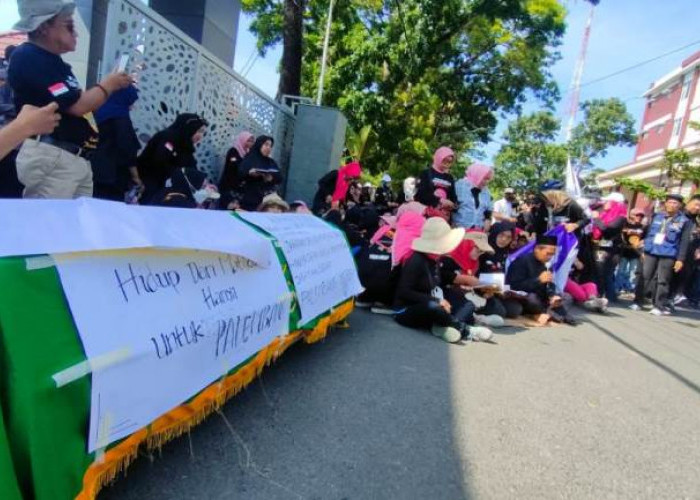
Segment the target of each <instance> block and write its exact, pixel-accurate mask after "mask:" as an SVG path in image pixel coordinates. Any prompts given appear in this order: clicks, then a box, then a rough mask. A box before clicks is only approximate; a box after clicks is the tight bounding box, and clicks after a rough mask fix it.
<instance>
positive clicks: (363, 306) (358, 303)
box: [355, 300, 372, 309]
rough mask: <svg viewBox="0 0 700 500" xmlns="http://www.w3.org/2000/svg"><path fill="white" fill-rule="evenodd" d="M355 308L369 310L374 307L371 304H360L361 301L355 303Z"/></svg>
mask: <svg viewBox="0 0 700 500" xmlns="http://www.w3.org/2000/svg"><path fill="white" fill-rule="evenodd" d="M355 307H359V308H360V309H369V308H370V307H372V303H371V302H360V301H359V300H356V301H355Z"/></svg>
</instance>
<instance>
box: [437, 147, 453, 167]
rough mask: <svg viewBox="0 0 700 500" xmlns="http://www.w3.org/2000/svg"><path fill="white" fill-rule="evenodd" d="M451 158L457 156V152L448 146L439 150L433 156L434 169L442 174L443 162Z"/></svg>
mask: <svg viewBox="0 0 700 500" xmlns="http://www.w3.org/2000/svg"><path fill="white" fill-rule="evenodd" d="M449 156H455V152H454V151H452V150H451V149H450V148H448V147H446V146H443V147H441V148H438V150H437V151H435V154H434V155H433V168H434V169H435V170H437V171H438V172H442V162H443V161H444V160H445V158H447V157H449Z"/></svg>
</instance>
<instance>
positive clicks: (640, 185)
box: [615, 177, 666, 200]
mask: <svg viewBox="0 0 700 500" xmlns="http://www.w3.org/2000/svg"><path fill="white" fill-rule="evenodd" d="M615 182H617V184H618V185H619V186H620V187H623V188H625V189H628V190H629V191H631V192H633V193H642V194H644V196H646V197H647V198H648V199H650V200H663V199H664V198H665V197H666V190H665V189H663V188H657V187H655V186H654V185H653V184H651V183H650V182H646V181H640V180H637V179H631V178H629V177H620V178H619V179H615Z"/></svg>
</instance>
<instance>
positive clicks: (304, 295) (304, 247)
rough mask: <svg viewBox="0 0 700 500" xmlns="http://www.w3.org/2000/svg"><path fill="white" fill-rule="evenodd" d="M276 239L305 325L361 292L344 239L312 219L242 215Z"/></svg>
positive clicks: (293, 215)
mask: <svg viewBox="0 0 700 500" xmlns="http://www.w3.org/2000/svg"><path fill="white" fill-rule="evenodd" d="M241 217H243V218H244V219H245V220H247V221H248V222H250V223H252V224H255V225H256V226H258V227H260V228H262V229H264V230H265V231H267V232H268V233H270V234H271V235H272V236H273V237H275V238H276V239H277V240H278V242H279V244H280V246H281V247H282V251H283V252H284V256H285V257H286V259H287V262H288V263H289V271H290V272H291V273H292V278H293V279H294V287H295V289H296V292H297V297H298V299H299V307H300V308H301V323H302V324H305V323H308V322H309V321H311V320H313V319H314V318H316V317H317V316H319V315H321V314H323V313H324V312H325V311H328V310H329V309H330V308H331V307H333V306H336V305H338V304H339V303H341V302H343V301H345V300H347V299H349V298H351V297H353V296H355V295H357V294H359V293H360V292H362V285H361V284H360V280H359V278H358V276H357V268H356V267H355V262H354V260H353V258H352V254H351V253H350V248H349V247H348V244H347V241H346V240H345V237H344V236H343V234H342V233H341V232H340V230H338V229H335V228H333V227H331V226H330V225H329V224H327V223H325V222H324V221H322V220H321V219H319V218H317V217H314V216H312V215H300V214H266V213H252V212H250V213H243V214H241Z"/></svg>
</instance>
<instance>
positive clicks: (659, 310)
mask: <svg viewBox="0 0 700 500" xmlns="http://www.w3.org/2000/svg"><path fill="white" fill-rule="evenodd" d="M649 314H653V315H654V316H662V315H663V313H662V312H661V309H659V308H658V307H655V308H653V309H652V310H651V311H649Z"/></svg>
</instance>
